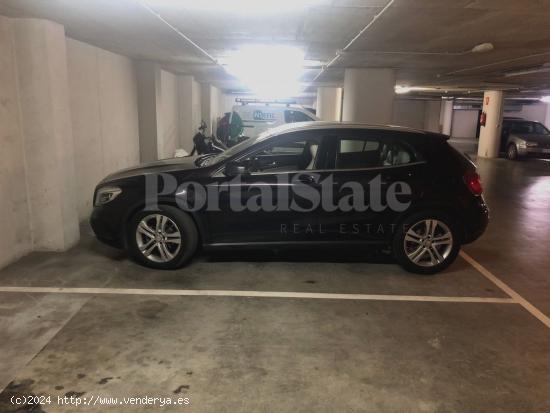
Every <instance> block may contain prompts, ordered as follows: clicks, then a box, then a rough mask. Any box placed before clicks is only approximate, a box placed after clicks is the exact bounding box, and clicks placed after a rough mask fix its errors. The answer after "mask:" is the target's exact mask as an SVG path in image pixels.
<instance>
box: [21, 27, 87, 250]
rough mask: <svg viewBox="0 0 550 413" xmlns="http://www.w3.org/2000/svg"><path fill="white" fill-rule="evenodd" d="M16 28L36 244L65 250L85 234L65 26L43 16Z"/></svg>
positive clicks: (31, 209)
mask: <svg viewBox="0 0 550 413" xmlns="http://www.w3.org/2000/svg"><path fill="white" fill-rule="evenodd" d="M14 28H15V52H16V53H15V54H16V61H17V77H18V82H17V84H18V92H19V104H20V113H21V126H22V128H21V129H22V135H23V139H24V142H25V143H24V147H25V164H26V166H27V167H26V177H27V188H28V199H29V204H30V208H29V210H30V229H31V234H32V244H33V249H34V250H53V251H62V250H66V249H68V248H69V247H71V246H73V245H74V244H76V242H77V241H78V239H79V235H80V234H79V226H78V214H77V202H76V187H75V165H74V149H73V136H72V126H71V111H70V106H69V91H68V84H69V83H68V82H69V81H68V74H67V54H66V43H65V42H66V41H65V30H64V28H63V26H60V25H59V24H57V23H53V22H49V21H45V20H38V19H15V20H14ZM23 179H24V178H23V177H21V191H24V190H25V189H24V183H23V182H24V181H23Z"/></svg>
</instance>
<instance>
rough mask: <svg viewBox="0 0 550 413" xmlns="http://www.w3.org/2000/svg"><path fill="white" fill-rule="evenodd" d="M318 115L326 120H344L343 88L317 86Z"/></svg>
mask: <svg viewBox="0 0 550 413" xmlns="http://www.w3.org/2000/svg"><path fill="white" fill-rule="evenodd" d="M317 117H318V118H319V119H321V120H326V121H337V122H339V121H340V120H342V88H339V87H318V88H317Z"/></svg>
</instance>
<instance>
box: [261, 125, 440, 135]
mask: <svg viewBox="0 0 550 413" xmlns="http://www.w3.org/2000/svg"><path fill="white" fill-rule="evenodd" d="M319 129H364V130H384V131H392V132H402V133H415V134H420V135H434V136H440V137H442V138H446V139H448V138H449V137H448V136H447V135H443V134H439V133H433V132H427V131H424V130H421V129H414V128H408V127H405V126H395V125H376V124H367V123H357V122H326V121H315V122H297V123H287V124H284V125H281V126H277V127H275V128H273V129H269V131H267V132H266V134H267V135H269V136H274V135H280V134H281V133H287V132H298V131H307V130H319Z"/></svg>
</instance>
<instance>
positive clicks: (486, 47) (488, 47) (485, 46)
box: [340, 43, 495, 56]
mask: <svg viewBox="0 0 550 413" xmlns="http://www.w3.org/2000/svg"><path fill="white" fill-rule="evenodd" d="M493 50H495V46H494V45H493V44H492V43H481V44H478V45H475V46H474V47H472V48H471V49H469V50H464V51H461V52H416V51H405V50H403V51H384V50H359V51H356V52H345V51H342V52H341V53H340V55H341V56H346V55H356V54H386V55H407V56H466V55H469V54H471V53H487V52H491V51H493Z"/></svg>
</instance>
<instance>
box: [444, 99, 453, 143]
mask: <svg viewBox="0 0 550 413" xmlns="http://www.w3.org/2000/svg"><path fill="white" fill-rule="evenodd" d="M454 104H455V102H454V100H444V101H443V104H442V105H441V117H440V119H441V121H440V122H441V133H443V134H445V135H449V136H450V135H451V132H452V130H453V106H454Z"/></svg>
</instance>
